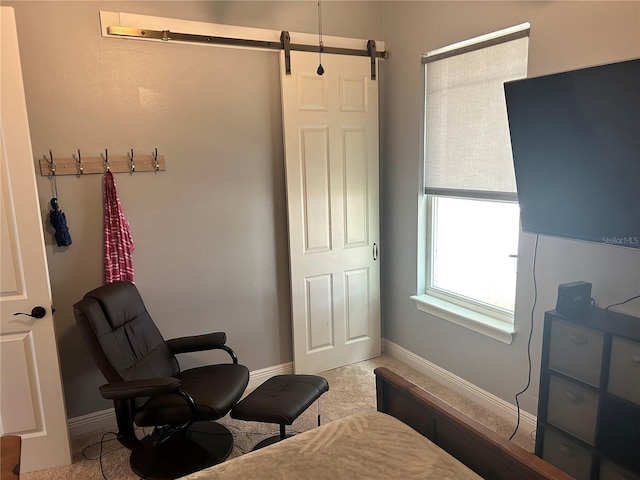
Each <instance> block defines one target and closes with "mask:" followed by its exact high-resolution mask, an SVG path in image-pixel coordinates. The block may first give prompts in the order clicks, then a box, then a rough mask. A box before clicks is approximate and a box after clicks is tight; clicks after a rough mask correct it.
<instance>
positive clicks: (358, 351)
mask: <svg viewBox="0 0 640 480" xmlns="http://www.w3.org/2000/svg"><path fill="white" fill-rule="evenodd" d="M322 65H323V67H324V71H325V73H324V75H322V76H320V75H318V74H317V73H316V69H317V68H318V54H317V53H310V52H298V51H293V52H291V74H290V75H287V74H286V73H285V70H284V68H285V62H284V52H282V53H281V59H280V66H281V75H280V76H281V84H282V103H283V122H284V142H285V163H286V177H287V178H286V181H287V209H288V220H289V249H290V268H291V297H292V299H291V301H292V317H293V344H294V345H293V351H294V352H293V353H294V364H295V371H296V372H297V373H316V372H319V371H322V370H328V369H331V368H336V367H339V366H342V365H347V364H350V363H353V362H358V361H361V360H365V359H368V358H373V357H376V356H379V355H380V349H381V332H380V268H379V262H378V260H377V249H378V242H379V220H378V210H379V195H378V189H379V187H378V86H377V82H376V81H375V80H371V61H370V59H369V58H367V57H353V56H344V55H329V54H323V55H322Z"/></svg>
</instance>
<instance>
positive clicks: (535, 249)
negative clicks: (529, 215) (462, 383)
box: [509, 235, 538, 440]
mask: <svg viewBox="0 0 640 480" xmlns="http://www.w3.org/2000/svg"><path fill="white" fill-rule="evenodd" d="M537 256H538V235H536V242H535V245H534V247H533V268H532V273H533V304H532V305H531V314H530V319H529V320H530V325H529V340H528V341H527V361H528V372H527V385H526V386H525V387H524V388H523V389H522V390H520V391H519V392H518V393H516V395H515V399H516V409H517V420H516V428H515V429H514V430H513V433H512V434H511V436H510V437H509V440H512V439H513V437H515V435H516V432H517V431H518V428H520V399H519V397H520V395H522V394H523V393H524V392H526V391H527V390H528V389H529V387H530V386H531V338H532V337H533V318H534V317H533V314H534V312H535V309H536V303H537V302H538V283H537V280H536V258H537Z"/></svg>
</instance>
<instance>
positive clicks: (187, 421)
mask: <svg viewBox="0 0 640 480" xmlns="http://www.w3.org/2000/svg"><path fill="white" fill-rule="evenodd" d="M74 314H75V318H76V322H77V324H78V326H79V327H80V331H81V332H82V336H83V337H84V339H85V341H86V342H87V345H88V346H89V349H90V351H91V353H92V355H93V358H94V360H95V362H96V363H97V365H98V367H99V368H100V370H101V371H102V373H103V375H104V376H105V378H106V379H107V381H108V383H107V384H105V385H103V386H101V387H100V393H101V394H102V396H103V397H104V398H107V399H110V400H113V402H114V407H115V414H116V420H117V423H118V439H119V441H120V442H121V443H122V444H123V445H124V446H125V447H127V448H129V449H131V451H132V452H131V458H130V463H131V468H132V470H133V471H134V472H135V473H136V474H138V475H140V476H141V477H143V478H163V479H164V478H178V477H180V476H183V475H187V474H189V473H191V472H195V471H198V470H201V469H203V468H206V467H208V466H211V465H214V464H216V463H219V462H221V461H223V460H224V459H225V458H226V457H227V456H228V455H229V453H230V452H231V448H232V447H233V437H232V435H231V432H230V431H229V430H228V429H227V428H226V427H224V426H223V425H220V424H218V423H215V422H213V420H217V419H219V418H221V417H223V416H225V415H226V414H227V413H228V412H229V411H230V410H231V408H232V407H233V406H234V405H235V404H236V403H237V402H238V400H240V397H241V396H242V394H243V392H244V390H245V388H246V387H247V384H248V382H249V370H248V369H247V367H245V366H244V365H239V364H238V359H237V356H236V354H235V352H234V351H233V350H232V349H231V348H229V347H228V346H226V345H225V342H226V335H225V333H223V332H217V333H210V334H205V335H198V336H192V337H183V338H176V339H172V340H167V341H165V340H164V339H163V338H162V335H161V334H160V331H159V330H158V328H157V327H156V325H155V324H154V322H153V320H152V319H151V317H150V315H149V313H148V312H147V310H146V308H145V306H144V303H143V301H142V298H141V297H140V294H139V292H138V289H137V288H136V287H135V285H133V284H132V283H129V282H116V283H111V284H108V285H104V286H102V287H99V288H96V289H95V290H92V291H90V292H88V293H87V294H86V295H85V296H84V298H83V299H82V300H80V301H79V302H78V303H76V304H75V305H74ZM209 349H222V350H224V351H226V352H228V354H229V355H230V356H231V362H232V363H224V364H217V365H207V366H202V367H196V368H191V369H187V370H184V371H181V370H180V366H179V365H178V361H177V359H176V357H175V355H176V354H178V353H186V352H195V351H201V350H209ZM134 424H135V425H137V426H139V427H154V428H153V431H152V432H151V433H150V434H149V435H147V436H144V437H142V438H138V436H136V432H135V425H134Z"/></svg>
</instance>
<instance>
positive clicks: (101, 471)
mask: <svg viewBox="0 0 640 480" xmlns="http://www.w3.org/2000/svg"><path fill="white" fill-rule="evenodd" d="M107 435H113V436H114V438H110V439H109V440H106V441H107V442H112V441H114V440H117V439H118V434H117V433H115V432H105V433H104V434H102V437H101V438H100V441H99V442H96V443H92V444H91V445H88V446H86V447H84V448H83V449H82V456H83V457H84V458H86V459H87V460H99V461H100V473H101V474H102V478H103V479H104V480H107V476H106V474H105V473H104V466H103V464H102V457H103V455H107V454H108V453H111V452H115V451H116V450H120V449H122V448H124V447H123V446H122V445H120V446H119V447H116V448H113V449H111V450H109V451H107V452H105V451H104V444H105V438H106V437H107ZM96 445H100V453H99V454H98V456H97V457H90V456H89V455H88V454H87V450H89V449H90V448H93V447H95V446H96Z"/></svg>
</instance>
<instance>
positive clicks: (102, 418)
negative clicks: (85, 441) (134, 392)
mask: <svg viewBox="0 0 640 480" xmlns="http://www.w3.org/2000/svg"><path fill="white" fill-rule="evenodd" d="M67 426H68V427H69V436H71V437H72V438H73V437H77V436H78V435H82V434H83V433H87V432H90V431H92V430H97V429H99V428H112V429H113V430H114V431H115V430H117V427H116V415H115V412H114V411H113V408H107V409H106V410H100V411H99V412H93V413H87V414H86V415H80V416H79V417H73V418H70V419H68V420H67Z"/></svg>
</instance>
